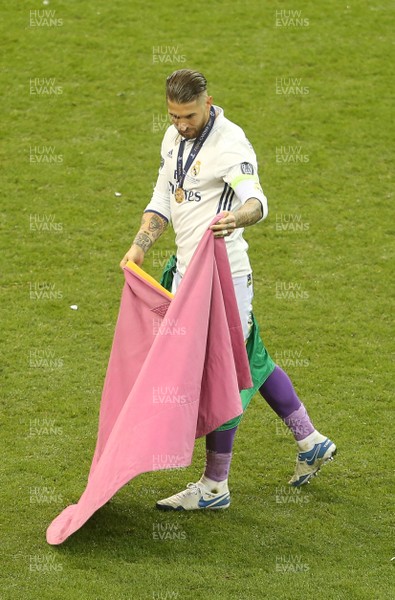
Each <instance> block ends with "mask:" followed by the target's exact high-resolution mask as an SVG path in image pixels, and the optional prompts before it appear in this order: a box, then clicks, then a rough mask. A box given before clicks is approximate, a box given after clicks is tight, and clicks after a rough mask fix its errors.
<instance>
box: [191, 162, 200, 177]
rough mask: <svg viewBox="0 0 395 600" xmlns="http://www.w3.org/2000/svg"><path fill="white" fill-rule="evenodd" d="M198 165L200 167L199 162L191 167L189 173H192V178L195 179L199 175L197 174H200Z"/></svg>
mask: <svg viewBox="0 0 395 600" xmlns="http://www.w3.org/2000/svg"><path fill="white" fill-rule="evenodd" d="M200 165H201V162H200V160H197V161H196V162H195V164H194V165H193V167H191V173H192V175H193V176H194V177H196V176H197V175H199V173H200Z"/></svg>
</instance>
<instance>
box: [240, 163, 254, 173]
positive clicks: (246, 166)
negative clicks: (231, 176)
mask: <svg viewBox="0 0 395 600" xmlns="http://www.w3.org/2000/svg"><path fill="white" fill-rule="evenodd" d="M240 169H241V172H242V173H244V175H253V174H254V167H253V165H252V164H251V163H248V162H243V163H241V165H240Z"/></svg>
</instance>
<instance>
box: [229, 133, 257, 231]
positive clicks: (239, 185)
mask: <svg viewBox="0 0 395 600" xmlns="http://www.w3.org/2000/svg"><path fill="white" fill-rule="evenodd" d="M220 176H221V177H222V179H223V180H224V181H225V182H226V183H228V184H229V185H230V187H231V188H232V189H233V191H234V192H235V194H236V196H237V197H238V199H239V200H240V202H241V203H242V204H244V203H245V202H247V200H249V199H250V198H257V200H259V201H260V203H261V205H262V218H261V219H260V220H259V222H260V221H263V219H265V218H266V217H267V215H268V203H267V198H266V196H265V194H264V193H263V190H262V187H261V185H260V182H259V176H258V164H257V160H256V156H255V152H254V149H253V147H252V146H251V144H250V142H249V141H248V139H247V138H246V136H245V134H244V132H243V131H242V130H241V129H239V132H238V135H237V136H235V139H234V143H233V144H232V147H228V148H226V149H224V151H223V152H222V153H221V167H220Z"/></svg>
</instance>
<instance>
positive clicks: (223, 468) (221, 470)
mask: <svg viewBox="0 0 395 600" xmlns="http://www.w3.org/2000/svg"><path fill="white" fill-rule="evenodd" d="M231 460H232V453H231V452H226V453H223V454H220V453H219V452H212V451H211V450H206V468H205V469H204V475H205V476H206V477H208V478H209V479H212V480H213V481H224V480H225V479H228V475H229V468H230V463H231Z"/></svg>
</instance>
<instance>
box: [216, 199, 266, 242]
mask: <svg viewBox="0 0 395 600" xmlns="http://www.w3.org/2000/svg"><path fill="white" fill-rule="evenodd" d="M223 214H224V216H223V217H222V219H220V220H219V221H218V222H217V223H216V224H215V225H212V226H211V227H210V229H212V230H213V231H214V237H227V236H228V235H230V234H231V233H233V231H234V230H235V229H236V227H248V225H255V223H257V222H258V221H259V220H260V219H261V218H262V204H261V202H260V200H258V199H257V198H250V199H249V200H247V202H246V203H245V204H243V206H241V207H240V208H239V209H237V210H235V211H234V212H230V211H223Z"/></svg>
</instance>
